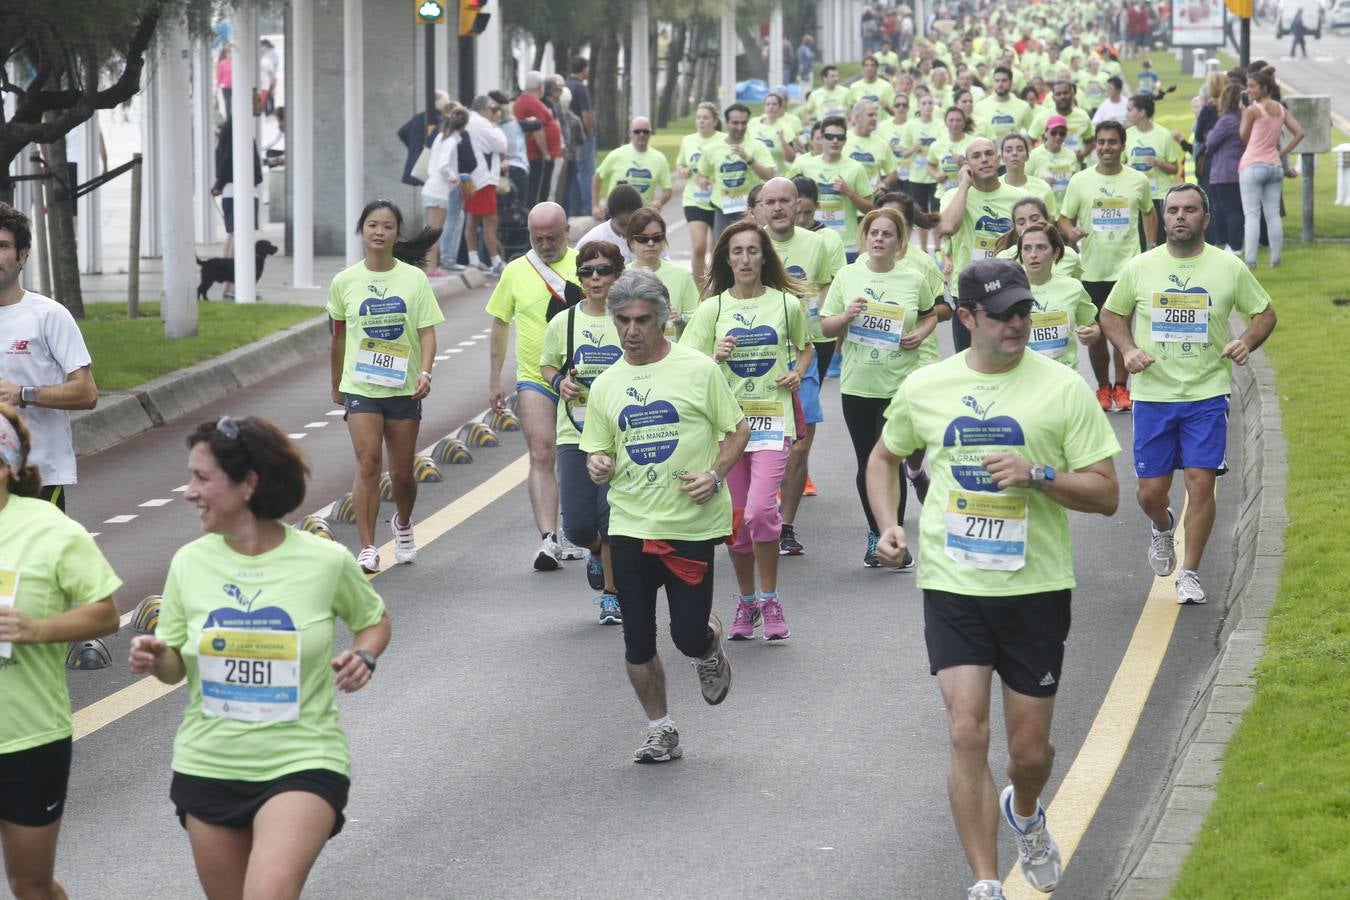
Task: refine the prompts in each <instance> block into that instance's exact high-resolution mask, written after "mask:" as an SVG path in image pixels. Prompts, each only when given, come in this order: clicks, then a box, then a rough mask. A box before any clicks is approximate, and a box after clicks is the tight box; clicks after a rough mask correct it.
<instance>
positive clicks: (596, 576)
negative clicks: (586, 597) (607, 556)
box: [586, 550, 605, 591]
mask: <svg viewBox="0 0 1350 900" xmlns="http://www.w3.org/2000/svg"><path fill="white" fill-rule="evenodd" d="M586 583H587V584H589V585H590V586H591V590H593V591H603V590H604V589H605V564H604V562H602V561H601V559H600V556H599V555H598V554H595V553H592V552H591V551H589V550H587V551H586Z"/></svg>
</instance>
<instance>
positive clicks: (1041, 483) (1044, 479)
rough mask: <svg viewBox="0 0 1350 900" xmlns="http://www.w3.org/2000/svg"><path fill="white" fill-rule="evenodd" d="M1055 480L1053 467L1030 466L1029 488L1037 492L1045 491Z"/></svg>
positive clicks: (1033, 464) (1035, 464) (1034, 464)
mask: <svg viewBox="0 0 1350 900" xmlns="http://www.w3.org/2000/svg"><path fill="white" fill-rule="evenodd" d="M1054 480H1055V467H1054V466H1042V465H1040V464H1039V463H1032V464H1031V486H1032V487H1034V488H1036V489H1037V490H1041V491H1043V490H1045V489H1046V487H1048V486H1049V485H1050V484H1052V483H1053V482H1054Z"/></svg>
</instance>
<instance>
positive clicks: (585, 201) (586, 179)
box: [567, 135, 595, 216]
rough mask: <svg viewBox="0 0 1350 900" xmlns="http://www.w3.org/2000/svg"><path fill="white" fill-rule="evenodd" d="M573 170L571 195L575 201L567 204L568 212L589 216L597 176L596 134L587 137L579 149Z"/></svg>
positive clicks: (574, 214) (569, 213) (572, 214)
mask: <svg viewBox="0 0 1350 900" xmlns="http://www.w3.org/2000/svg"><path fill="white" fill-rule="evenodd" d="M573 172H574V173H575V174H574V176H573V178H572V185H571V192H572V193H571V194H570V195H569V196H570V197H571V199H572V200H573V201H574V202H573V203H572V204H569V205H568V206H567V214H568V215H570V216H589V215H590V214H591V209H592V205H591V204H592V203H593V199H594V198H592V197H591V180H592V179H594V178H595V135H591V136H590V137H588V138H586V140H585V141H584V142H583V143H582V145H581V147H580V148H579V149H578V150H577V164H576V165H575V166H574V167H573Z"/></svg>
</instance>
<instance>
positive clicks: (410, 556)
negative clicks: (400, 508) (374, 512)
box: [389, 513, 417, 565]
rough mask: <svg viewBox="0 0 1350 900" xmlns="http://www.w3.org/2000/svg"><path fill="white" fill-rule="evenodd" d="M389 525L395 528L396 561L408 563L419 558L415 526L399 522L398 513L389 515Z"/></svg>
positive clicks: (403, 563)
mask: <svg viewBox="0 0 1350 900" xmlns="http://www.w3.org/2000/svg"><path fill="white" fill-rule="evenodd" d="M389 527H391V528H393V529H394V562H396V563H399V564H400V565H407V564H408V563H410V562H412V561H413V560H415V559H417V542H416V541H414V540H413V526H412V522H411V521H409V522H408V524H406V525H400V524H399V523H398V513H394V514H393V515H392V516H390V517H389Z"/></svg>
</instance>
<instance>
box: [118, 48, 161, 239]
mask: <svg viewBox="0 0 1350 900" xmlns="http://www.w3.org/2000/svg"><path fill="white" fill-rule="evenodd" d="M141 84H142V85H143V86H142V88H141V96H140V100H141V258H142V259H154V258H155V257H158V256H159V254H160V246H159V220H160V210H161V207H162V206H163V204H162V203H161V201H160V195H159V152H158V149H157V148H158V147H159V129H160V121H159V103H158V101H157V99H156V97H157V96H158V93H159V72H158V71H157V66H156V64H155V61H154V60H153V59H147V60H146V65H145V69H144V70H142V74H141ZM127 177H130V174H128V175H127Z"/></svg>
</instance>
